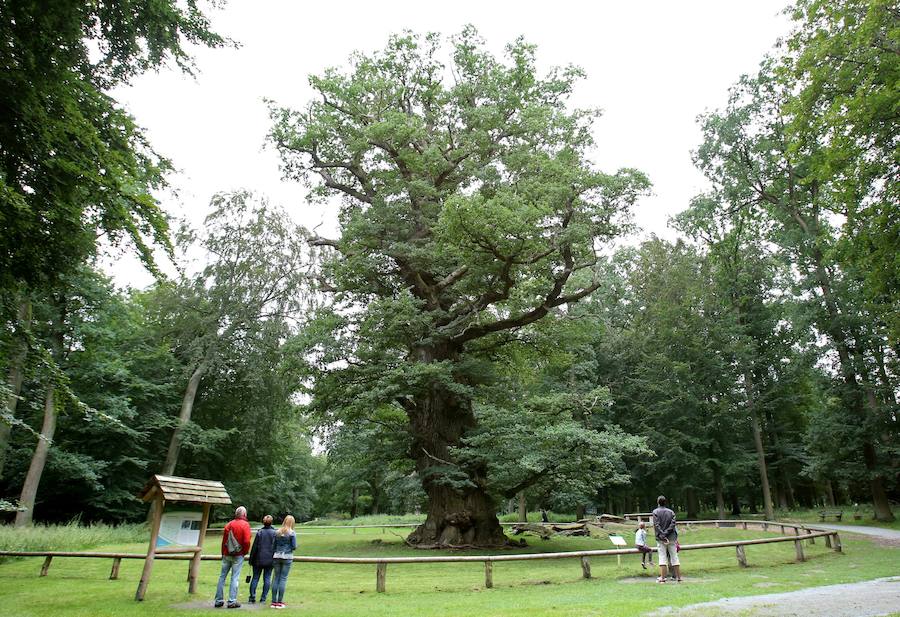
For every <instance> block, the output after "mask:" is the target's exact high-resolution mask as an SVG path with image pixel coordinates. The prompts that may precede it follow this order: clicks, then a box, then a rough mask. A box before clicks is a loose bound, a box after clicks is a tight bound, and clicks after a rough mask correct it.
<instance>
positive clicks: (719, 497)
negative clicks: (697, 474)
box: [713, 467, 725, 519]
mask: <svg viewBox="0 0 900 617" xmlns="http://www.w3.org/2000/svg"><path fill="white" fill-rule="evenodd" d="M713 480H714V481H715V483H716V512H717V514H718V516H719V519H723V518H725V494H724V490H723V488H722V470H721V469H719V468H718V467H714V468H713Z"/></svg>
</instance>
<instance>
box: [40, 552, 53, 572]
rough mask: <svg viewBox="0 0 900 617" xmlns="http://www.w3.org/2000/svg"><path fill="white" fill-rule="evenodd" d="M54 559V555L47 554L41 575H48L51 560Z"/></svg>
mask: <svg viewBox="0 0 900 617" xmlns="http://www.w3.org/2000/svg"><path fill="white" fill-rule="evenodd" d="M51 561H53V557H51V556H50V555H47V557H46V558H45V559H44V565H42V566H41V576H47V570H49V569H50V562H51Z"/></svg>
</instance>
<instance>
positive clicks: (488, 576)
mask: <svg viewBox="0 0 900 617" xmlns="http://www.w3.org/2000/svg"><path fill="white" fill-rule="evenodd" d="M484 586H485V587H486V588H487V589H491V588H492V587H493V586H494V562H492V561H491V560H490V559H487V560H485V562H484Z"/></svg>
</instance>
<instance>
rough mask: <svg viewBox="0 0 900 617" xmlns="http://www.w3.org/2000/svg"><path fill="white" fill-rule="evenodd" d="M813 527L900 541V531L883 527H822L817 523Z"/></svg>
mask: <svg viewBox="0 0 900 617" xmlns="http://www.w3.org/2000/svg"><path fill="white" fill-rule="evenodd" d="M812 526H813V527H820V528H822V529H834V530H835V531H846V532H847V533H859V534H862V535H864V536H876V537H878V538H884V539H886V540H900V531H897V530H896V529H884V528H882V527H865V526H863V525H822V524H819V523H815V524H814V525H812Z"/></svg>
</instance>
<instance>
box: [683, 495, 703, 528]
mask: <svg viewBox="0 0 900 617" xmlns="http://www.w3.org/2000/svg"><path fill="white" fill-rule="evenodd" d="M685 493H686V495H685V497H686V498H687V518H688V520H689V521H696V520H697V519H698V518H700V502H699V501H698V500H697V489H695V488H694V487H690V488H688V489H687V491H685Z"/></svg>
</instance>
